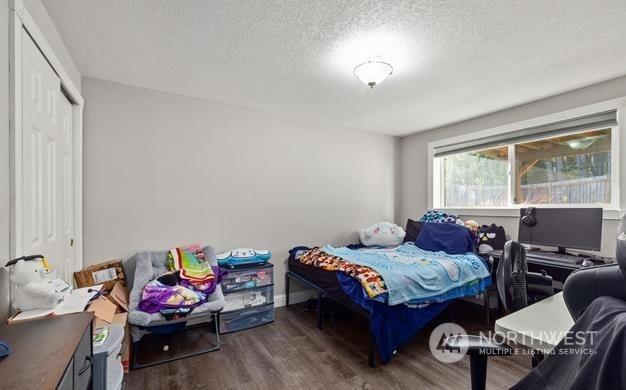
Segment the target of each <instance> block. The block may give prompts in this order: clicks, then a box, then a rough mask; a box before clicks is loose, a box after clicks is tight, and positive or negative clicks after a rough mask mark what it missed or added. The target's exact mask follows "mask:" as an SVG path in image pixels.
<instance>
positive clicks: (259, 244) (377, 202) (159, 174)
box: [83, 78, 398, 294]
mask: <svg viewBox="0 0 626 390" xmlns="http://www.w3.org/2000/svg"><path fill="white" fill-rule="evenodd" d="M83 96H84V97H85V100H86V106H85V113H84V129H85V130H84V132H85V134H84V142H85V144H84V177H85V179H84V180H85V181H84V191H85V192H84V220H85V225H84V243H85V264H93V263H96V262H100V261H104V260H109V259H114V258H125V257H128V256H130V255H132V254H133V253H135V252H137V251H139V250H146V249H166V248H170V247H173V246H176V245H180V244H185V243H190V242H201V243H208V244H211V245H213V246H214V247H215V248H216V249H217V250H220V251H221V250H226V249H230V248H236V247H252V248H267V249H270V250H271V251H272V252H273V260H272V262H273V263H274V264H275V265H276V269H275V271H276V275H277V276H278V277H277V280H276V283H277V290H276V294H283V293H284V288H283V278H282V275H283V273H284V271H285V260H286V258H287V251H288V250H289V249H290V248H291V247H293V246H295V245H319V244H325V243H333V244H347V243H351V242H355V241H356V240H357V236H356V233H355V232H356V231H357V229H359V228H362V227H365V226H368V225H370V224H372V223H374V222H377V221H381V220H393V219H394V217H395V216H394V211H395V204H394V203H395V194H396V190H395V186H396V183H395V182H396V176H395V172H396V168H397V167H396V164H397V160H396V156H397V148H398V140H397V139H396V138H393V137H389V136H383V135H376V134H373V133H367V132H363V131H358V130H352V129H348V128H342V127H338V126H331V125H327V124H324V123H322V122H316V121H311V120H305V119H299V118H295V117H290V116H285V115H278V114H272V113H267V112H262V111H257V110H251V109H245V108H239V107H235V106H231V105H227V104H221V103H214V102H210V101H206V100H201V99H195V98H189V97H183V96H178V95H173V94H168V93H162V92H157V91H152V90H147V89H141V88H136V87H130V86H124V85H120V84H115V83H111V82H107V81H101V80H95V79H90V78H83Z"/></svg>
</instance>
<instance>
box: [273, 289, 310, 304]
mask: <svg viewBox="0 0 626 390" xmlns="http://www.w3.org/2000/svg"><path fill="white" fill-rule="evenodd" d="M312 296H313V291H312V290H304V291H297V292H294V293H291V294H289V304H290V305H291V304H293V303H300V302H305V301H307V300H308V299H309V298H311V297H312ZM286 298H287V296H286V295H285V294H280V295H274V307H281V306H285V303H286V302H287V299H286Z"/></svg>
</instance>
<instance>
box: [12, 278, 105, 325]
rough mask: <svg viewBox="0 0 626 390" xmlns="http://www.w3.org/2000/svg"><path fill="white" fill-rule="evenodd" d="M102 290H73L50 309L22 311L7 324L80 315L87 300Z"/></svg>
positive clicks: (87, 288) (91, 288)
mask: <svg viewBox="0 0 626 390" xmlns="http://www.w3.org/2000/svg"><path fill="white" fill-rule="evenodd" d="M101 289H102V285H98V286H93V287H84V288H78V289H76V290H73V291H72V292H71V293H70V294H69V296H68V297H66V298H65V299H64V300H63V302H61V303H59V304H58V305H56V306H55V307H54V308H52V309H35V310H28V311H22V312H19V313H18V314H16V315H14V316H13V317H11V318H10V319H9V320H8V322H9V323H13V322H17V321H24V320H31V319H35V318H40V317H45V316H55V315H57V316H58V315H62V314H71V313H80V312H83V311H85V307H87V304H88V303H89V300H90V299H91V298H93V297H94V296H96V294H97V293H98V292H99V291H100V290H101Z"/></svg>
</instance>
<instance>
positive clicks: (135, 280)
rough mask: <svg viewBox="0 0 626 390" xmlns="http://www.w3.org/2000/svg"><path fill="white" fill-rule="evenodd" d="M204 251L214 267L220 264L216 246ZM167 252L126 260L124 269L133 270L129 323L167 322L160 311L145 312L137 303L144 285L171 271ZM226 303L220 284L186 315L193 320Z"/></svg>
mask: <svg viewBox="0 0 626 390" xmlns="http://www.w3.org/2000/svg"><path fill="white" fill-rule="evenodd" d="M202 250H203V251H204V254H205V255H206V258H207V259H208V260H209V263H210V264H211V265H212V266H217V257H216V256H215V250H213V247H211V246H206V247H204V248H203V249H202ZM167 253H168V252H167V251H150V252H148V251H146V252H139V253H137V254H135V255H134V256H133V257H131V258H130V259H128V260H126V261H125V262H124V270H125V272H127V273H132V278H130V277H127V282H128V288H129V289H130V299H129V303H128V322H129V323H130V324H133V325H140V326H150V325H157V323H158V322H161V321H165V318H164V317H163V316H162V315H161V313H152V314H150V313H146V312H143V311H141V310H139V309H138V306H139V302H140V301H141V296H142V293H143V288H144V287H145V285H146V284H148V282H150V281H151V280H154V279H156V278H158V277H159V276H161V275H163V274H164V273H166V272H167V271H168V269H167ZM224 303H225V302H224V294H222V286H221V285H219V284H218V285H217V288H216V289H215V291H214V292H213V294H211V295H209V297H208V299H207V301H206V302H205V303H203V304H202V305H200V306H198V307H196V308H195V309H193V311H192V312H191V314H189V316H188V317H187V318H188V319H191V318H193V317H194V316H198V315H200V314H207V313H210V312H217V311H220V310H222V309H223V308H224ZM159 325H161V324H159Z"/></svg>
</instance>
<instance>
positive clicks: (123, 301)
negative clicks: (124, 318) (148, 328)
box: [106, 282, 128, 313]
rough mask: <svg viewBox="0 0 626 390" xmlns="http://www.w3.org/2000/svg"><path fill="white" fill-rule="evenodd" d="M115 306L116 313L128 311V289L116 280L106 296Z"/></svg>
mask: <svg viewBox="0 0 626 390" xmlns="http://www.w3.org/2000/svg"><path fill="white" fill-rule="evenodd" d="M106 297H107V298H108V299H109V300H110V301H111V302H113V303H114V304H115V305H116V306H117V310H116V311H115V312H116V313H122V312H128V291H127V290H126V287H124V286H123V285H122V283H120V282H116V283H115V285H114V286H113V288H112V289H111V291H110V292H109V294H108V295H107V296H106Z"/></svg>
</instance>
